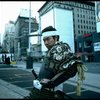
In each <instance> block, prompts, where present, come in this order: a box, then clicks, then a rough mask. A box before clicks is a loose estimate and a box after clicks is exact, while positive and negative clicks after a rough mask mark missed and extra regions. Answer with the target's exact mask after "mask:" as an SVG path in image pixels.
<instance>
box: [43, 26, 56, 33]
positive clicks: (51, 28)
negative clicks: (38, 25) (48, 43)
mask: <svg viewBox="0 0 100 100" xmlns="http://www.w3.org/2000/svg"><path fill="white" fill-rule="evenodd" d="M47 31H56V29H55V28H53V27H52V26H48V27H46V28H44V29H43V30H42V33H44V32H47Z"/></svg>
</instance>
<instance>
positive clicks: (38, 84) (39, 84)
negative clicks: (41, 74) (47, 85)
mask: <svg viewBox="0 0 100 100" xmlns="http://www.w3.org/2000/svg"><path fill="white" fill-rule="evenodd" d="M33 87H35V88H37V89H39V90H41V88H42V84H41V83H40V82H39V80H33Z"/></svg>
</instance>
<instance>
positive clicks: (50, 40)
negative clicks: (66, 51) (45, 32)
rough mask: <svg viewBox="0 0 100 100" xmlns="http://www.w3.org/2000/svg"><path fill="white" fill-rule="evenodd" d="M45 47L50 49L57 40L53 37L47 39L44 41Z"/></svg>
mask: <svg viewBox="0 0 100 100" xmlns="http://www.w3.org/2000/svg"><path fill="white" fill-rule="evenodd" d="M43 41H44V44H45V46H46V47H47V48H48V49H50V48H51V47H52V46H53V45H54V44H55V42H56V39H54V38H53V37H52V36H50V37H46V38H44V39H43Z"/></svg>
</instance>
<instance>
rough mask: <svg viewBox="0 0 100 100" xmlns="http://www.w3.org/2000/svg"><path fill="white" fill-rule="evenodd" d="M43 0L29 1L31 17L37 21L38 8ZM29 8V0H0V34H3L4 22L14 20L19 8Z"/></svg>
mask: <svg viewBox="0 0 100 100" xmlns="http://www.w3.org/2000/svg"><path fill="white" fill-rule="evenodd" d="M44 3H45V1H31V10H32V12H33V13H32V15H31V16H33V17H36V19H37V21H39V17H38V16H39V14H38V12H37V11H38V10H39V9H40V8H41V7H42V6H43V4H44ZM29 8H30V1H0V34H1V37H2V36H3V34H4V29H5V24H7V23H9V21H10V20H12V21H16V19H17V17H18V15H19V14H20V11H21V9H28V10H29Z"/></svg>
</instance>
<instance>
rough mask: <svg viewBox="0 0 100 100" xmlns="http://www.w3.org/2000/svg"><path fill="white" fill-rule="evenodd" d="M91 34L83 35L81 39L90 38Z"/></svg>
mask: <svg viewBox="0 0 100 100" xmlns="http://www.w3.org/2000/svg"><path fill="white" fill-rule="evenodd" d="M91 35H92V34H85V35H83V38H87V37H89V36H91Z"/></svg>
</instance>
